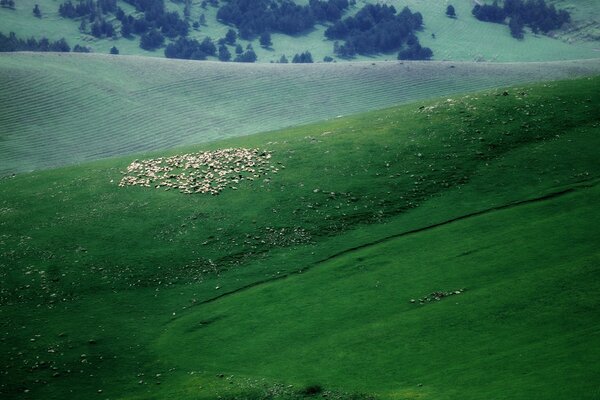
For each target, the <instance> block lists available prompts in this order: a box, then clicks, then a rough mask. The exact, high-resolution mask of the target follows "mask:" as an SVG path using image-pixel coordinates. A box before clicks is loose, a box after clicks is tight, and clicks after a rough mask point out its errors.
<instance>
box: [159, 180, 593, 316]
mask: <svg viewBox="0 0 600 400" xmlns="http://www.w3.org/2000/svg"><path fill="white" fill-rule="evenodd" d="M598 182H600V179H599V178H596V179H589V180H586V181H581V182H578V183H575V184H573V185H572V186H571V187H568V188H566V189H562V190H559V191H555V192H550V193H546V194H545V195H542V196H539V197H535V198H530V199H526V200H519V201H513V202H510V203H507V204H503V205H500V206H495V207H490V208H486V209H483V210H479V211H475V212H472V213H468V214H463V215H461V216H458V217H455V218H451V219H448V220H445V221H442V222H438V223H435V224H431V225H427V226H424V227H421V228H415V229H411V230H408V231H404V232H401V233H395V234H393V235H390V236H386V237H383V238H380V239H377V240H374V241H372V242H368V243H363V244H361V245H360V246H354V247H351V248H348V249H345V250H342V251H340V252H338V253H335V254H332V255H330V256H328V257H326V258H323V259H321V260H318V261H315V262H314V263H312V265H311V266H307V267H304V268H301V269H298V270H296V271H291V272H288V273H286V274H282V275H279V276H275V277H271V278H267V279H262V280H260V281H256V282H253V283H250V284H248V285H245V286H242V287H239V288H237V289H234V290H232V291H229V292H226V293H222V294H220V295H218V296H215V297H212V298H210V299H206V300H203V301H200V302H198V303H196V304H194V305H192V306H190V307H189V308H192V307H196V306H201V305H204V304H209V303H213V302H215V301H217V300H220V299H222V298H224V297H228V296H231V295H234V294H237V293H240V292H242V291H245V290H248V289H252V288H254V287H257V286H260V285H263V284H266V283H270V282H274V281H278V280H283V279H286V278H289V277H290V276H292V275H299V274H302V273H304V272H306V271H308V270H311V269H313V268H314V267H316V266H318V265H321V264H323V263H326V262H328V261H331V260H333V259H336V258H339V257H342V256H344V255H347V254H350V253H353V252H355V251H357V250H362V249H365V248H369V247H372V246H376V245H378V244H382V243H385V242H388V241H390V240H393V239H397V238H399V237H403V236H408V235H412V234H415V233H421V232H425V231H429V230H432V229H435V228H439V227H440V226H444V225H449V224H452V223H454V222H458V221H463V220H466V219H469V218H474V217H479V216H482V215H485V214H489V213H493V212H496V211H503V210H507V209H510V208H515V207H519V206H523V205H527V204H532V203H537V202H541V201H547V200H552V199H555V198H557V197H562V196H565V195H567V194H570V193H575V192H577V191H580V190H585V189H590V188H592V187H594V186H596V185H597V184H598ZM179 318H181V316H178V317H175V318H171V319H170V320H169V321H168V322H167V323H171V322H173V321H175V320H177V319H179Z"/></svg>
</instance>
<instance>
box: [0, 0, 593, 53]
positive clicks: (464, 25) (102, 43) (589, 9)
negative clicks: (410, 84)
mask: <svg viewBox="0 0 600 400" xmlns="http://www.w3.org/2000/svg"><path fill="white" fill-rule="evenodd" d="M61 2H62V0H61V1H58V2H47V3H45V4H41V3H40V2H39V1H37V0H19V1H17V2H16V6H15V7H16V8H15V10H10V9H6V8H0V21H2V27H1V28H0V29H1V30H2V31H3V32H4V33H5V34H8V32H9V31H14V32H16V33H17V34H18V35H19V36H23V37H30V36H34V37H38V38H39V37H41V36H46V37H48V38H49V39H52V40H58V39H60V38H62V37H65V38H66V39H67V42H68V43H69V44H70V45H71V47H73V46H75V45H76V44H79V45H83V46H88V47H90V48H92V49H93V51H94V52H97V53H102V54H108V52H109V50H110V48H111V47H112V46H117V47H118V48H119V50H120V52H121V54H127V55H145V56H157V57H163V56H164V52H163V50H164V49H158V50H156V51H145V50H143V49H141V48H140V47H139V36H137V35H136V36H135V38H134V39H127V38H122V37H121V36H120V34H119V35H118V37H117V38H116V39H96V38H94V37H93V36H91V35H89V34H86V33H81V32H79V30H78V27H79V23H80V21H79V20H72V19H66V18H61V17H60V16H59V14H58V6H59V4H60V3H61ZM307 2H308V1H305V0H297V3H299V4H305V3H307ZM377 2H378V1H377V0H358V1H357V2H356V5H355V6H354V7H351V8H350V10H348V12H347V14H346V15H350V14H352V13H355V12H357V11H358V10H359V9H360V8H361V7H362V6H364V5H365V4H369V3H371V4H372V3H377ZM385 3H387V4H392V5H394V6H395V7H396V8H397V9H398V11H400V10H401V9H402V8H404V7H405V6H408V7H410V8H411V10H412V11H418V12H421V13H422V14H423V17H424V22H425V24H424V25H425V26H424V29H423V30H422V32H420V33H419V34H418V36H419V39H420V40H421V42H422V43H423V44H424V45H426V46H428V47H430V48H431V49H432V50H433V53H434V59H436V60H453V61H478V60H479V61H481V60H485V61H503V62H507V61H540V62H542V61H557V60H572V59H581V58H598V53H597V51H594V49H595V48H597V47H598V46H597V44H596V43H595V42H596V41H597V39H598V36H597V35H598V29H599V26H598V14H599V13H600V7H599V5H598V3H597V2H596V1H595V0H553V1H552V3H554V4H556V6H557V7H559V8H566V9H567V10H569V12H571V14H572V15H573V20H574V23H573V24H572V25H570V26H566V27H565V28H564V29H563V31H561V32H558V34H559V35H561V36H562V37H563V39H568V41H566V40H556V39H553V38H550V37H548V36H543V35H533V34H531V33H530V32H527V33H526V35H525V40H522V41H518V40H515V39H513V38H512V37H511V36H510V32H509V30H508V27H507V26H506V25H499V24H491V23H484V22H480V21H477V19H475V17H473V16H472V15H471V10H472V8H473V2H472V1H471V0H454V1H452V0H448V1H439V0H402V1H400V0H388V1H386V2H385ZM35 4H39V5H40V8H41V10H42V18H41V19H39V18H36V17H35V16H34V15H33V13H32V9H33V7H34V5H35ZM165 4H166V6H167V9H169V10H171V11H177V12H178V13H179V14H180V15H183V9H184V2H183V1H182V2H171V1H166V2H165ZM448 4H452V5H453V6H454V7H455V9H456V11H457V16H458V18H457V19H450V18H448V17H447V16H446V15H445V11H446V6H447V5H448ZM118 5H119V7H121V8H123V9H124V10H125V11H126V13H128V14H129V13H133V14H135V10H134V8H133V7H132V6H131V5H129V4H128V3H125V2H123V1H118ZM191 10H192V11H191V15H190V23H191V22H192V21H198V19H199V17H200V15H201V14H204V15H205V17H206V25H204V26H201V27H200V29H199V30H197V31H196V30H191V32H190V37H193V38H196V39H198V40H202V39H204V38H205V37H211V38H212V39H214V40H217V39H219V38H222V37H224V36H225V33H226V32H227V30H228V29H229V28H230V27H229V26H227V25H224V24H222V23H220V22H218V21H217V19H216V14H217V8H215V7H211V6H209V7H207V8H206V9H203V8H201V7H200V2H192V9H191ZM109 20H110V18H109ZM112 22H114V23H115V27H117V32H119V29H118V26H119V22H118V21H112ZM325 29H326V26H323V25H317V26H316V27H315V28H314V30H312V31H310V32H307V33H306V34H304V35H298V36H288V35H283V34H278V33H274V34H273V37H272V40H273V46H272V47H271V48H269V49H264V48H262V47H260V45H259V42H258V39H255V40H254V41H252V44H253V46H254V49H255V51H256V53H257V55H258V62H262V63H269V62H273V61H275V62H276V61H278V60H279V59H280V57H281V55H282V54H285V55H286V56H287V58H288V59H290V60H291V59H292V57H293V55H294V54H296V53H302V52H304V51H307V50H308V51H310V52H311V53H312V55H313V58H314V60H315V61H322V60H323V58H324V57H325V56H334V54H333V41H330V40H326V39H325V37H324V32H325ZM88 30H89V27H88ZM432 33H433V34H435V36H436V37H435V39H434V38H432V36H431V34H432ZM239 43H241V44H242V45H243V46H244V47H245V46H246V45H247V44H248V43H250V42H248V41H244V40H240V41H239ZM233 49H234V48H233V47H230V50H231V52H232V54H233ZM397 53H398V52H395V53H392V54H387V55H383V54H382V55H376V56H373V57H362V56H360V57H358V58H357V60H393V59H395V58H396V56H397ZM214 59H215V60H216V58H214ZM338 61H344V60H343V59H340V60H338Z"/></svg>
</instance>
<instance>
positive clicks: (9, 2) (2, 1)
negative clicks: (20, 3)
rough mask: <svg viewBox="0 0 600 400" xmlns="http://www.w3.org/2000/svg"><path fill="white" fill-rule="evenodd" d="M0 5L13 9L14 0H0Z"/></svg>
mask: <svg viewBox="0 0 600 400" xmlns="http://www.w3.org/2000/svg"><path fill="white" fill-rule="evenodd" d="M0 7H2V8H11V9H13V10H14V9H15V0H0Z"/></svg>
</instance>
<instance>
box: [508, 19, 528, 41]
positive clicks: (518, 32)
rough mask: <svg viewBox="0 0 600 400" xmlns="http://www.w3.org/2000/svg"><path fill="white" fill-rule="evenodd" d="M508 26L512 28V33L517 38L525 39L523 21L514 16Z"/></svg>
mask: <svg viewBox="0 0 600 400" xmlns="http://www.w3.org/2000/svg"><path fill="white" fill-rule="evenodd" d="M508 27H509V28H510V34H511V36H512V37H514V38H515V39H523V38H524V35H523V27H524V25H523V22H522V21H521V20H520V19H519V18H516V17H512V18H511V19H510V21H509V22H508Z"/></svg>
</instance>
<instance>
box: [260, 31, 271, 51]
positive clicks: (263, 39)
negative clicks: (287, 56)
mask: <svg viewBox="0 0 600 400" xmlns="http://www.w3.org/2000/svg"><path fill="white" fill-rule="evenodd" d="M259 42H260V45H261V46H262V47H271V46H272V45H273V42H272V41H271V34H270V33H269V32H263V33H262V34H261V35H260V39H259Z"/></svg>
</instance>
